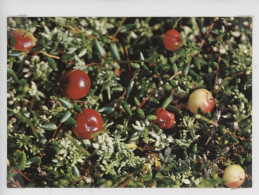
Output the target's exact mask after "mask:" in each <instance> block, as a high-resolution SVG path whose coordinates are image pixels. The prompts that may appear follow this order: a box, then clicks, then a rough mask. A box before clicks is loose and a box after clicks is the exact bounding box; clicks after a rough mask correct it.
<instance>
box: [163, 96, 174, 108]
mask: <svg viewBox="0 0 259 195" xmlns="http://www.w3.org/2000/svg"><path fill="white" fill-rule="evenodd" d="M172 100H173V97H171V96H170V97H168V98H166V99H165V100H164V102H163V104H162V108H163V109H165V108H166V107H167V106H168V105H169V104H170V103H171V101H172Z"/></svg>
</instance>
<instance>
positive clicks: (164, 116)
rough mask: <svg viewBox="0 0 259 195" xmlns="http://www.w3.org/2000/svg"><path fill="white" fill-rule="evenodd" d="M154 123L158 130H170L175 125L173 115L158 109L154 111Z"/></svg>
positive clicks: (160, 108)
mask: <svg viewBox="0 0 259 195" xmlns="http://www.w3.org/2000/svg"><path fill="white" fill-rule="evenodd" d="M155 115H156V121H155V123H156V124H157V125H158V127H159V128H160V129H170V128H171V127H172V126H173V125H174V123H175V115H174V113H171V112H168V111H167V110H166V109H163V108H162V107H159V108H157V109H156V111H155Z"/></svg>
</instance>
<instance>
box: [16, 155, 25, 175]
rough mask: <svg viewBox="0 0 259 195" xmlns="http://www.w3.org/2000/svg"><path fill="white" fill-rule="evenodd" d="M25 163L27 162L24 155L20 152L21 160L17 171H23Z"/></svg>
mask: <svg viewBox="0 0 259 195" xmlns="http://www.w3.org/2000/svg"><path fill="white" fill-rule="evenodd" d="M26 161H27V158H26V154H25V152H22V154H21V159H20V161H19V163H18V165H17V168H18V169H19V170H21V171H23V170H24V169H25V167H26Z"/></svg>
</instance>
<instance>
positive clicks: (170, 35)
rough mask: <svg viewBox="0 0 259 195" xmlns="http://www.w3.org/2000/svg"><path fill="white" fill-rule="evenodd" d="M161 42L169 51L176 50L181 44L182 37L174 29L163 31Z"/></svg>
mask: <svg viewBox="0 0 259 195" xmlns="http://www.w3.org/2000/svg"><path fill="white" fill-rule="evenodd" d="M163 43H164V46H165V48H166V49H167V50H169V51H176V50H178V49H179V48H180V47H181V45H182V38H181V35H180V33H179V32H178V31H177V30H175V29H171V30H169V31H167V32H166V33H165V36H164V39H163Z"/></svg>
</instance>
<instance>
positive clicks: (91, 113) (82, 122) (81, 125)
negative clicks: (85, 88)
mask: <svg viewBox="0 0 259 195" xmlns="http://www.w3.org/2000/svg"><path fill="white" fill-rule="evenodd" d="M74 119H75V121H76V123H77V127H73V131H74V133H75V134H76V136H77V137H80V138H82V139H92V138H93V137H92V134H94V133H96V132H98V131H101V130H102V128H103V119H102V117H101V115H100V114H99V113H98V112H97V111H96V110H94V109H90V108H88V109H87V108H84V109H83V110H82V113H77V114H76V115H75V117H74Z"/></svg>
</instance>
